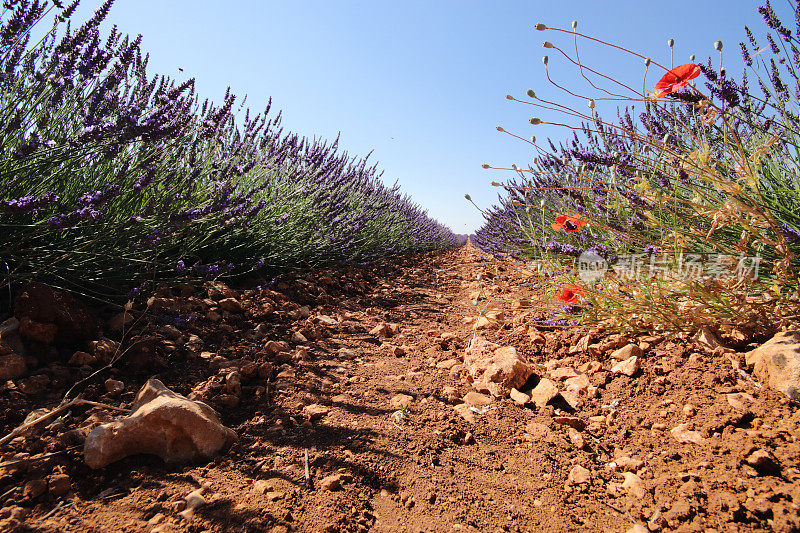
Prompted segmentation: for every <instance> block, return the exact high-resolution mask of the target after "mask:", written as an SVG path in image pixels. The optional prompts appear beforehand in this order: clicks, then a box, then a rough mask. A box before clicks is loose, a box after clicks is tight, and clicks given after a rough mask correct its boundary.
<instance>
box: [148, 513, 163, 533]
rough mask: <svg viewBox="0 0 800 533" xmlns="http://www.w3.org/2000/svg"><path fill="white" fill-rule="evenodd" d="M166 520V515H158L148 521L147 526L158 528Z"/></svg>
mask: <svg viewBox="0 0 800 533" xmlns="http://www.w3.org/2000/svg"><path fill="white" fill-rule="evenodd" d="M165 518H166V516H164V513H156V514H154V515H153V517H152V518H150V520H148V521H147V525H149V526H157V525H158V524H160V523H161V522H163V521H164V519H165ZM151 533H152V532H151Z"/></svg>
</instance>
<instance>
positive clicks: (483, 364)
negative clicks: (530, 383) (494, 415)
mask: <svg viewBox="0 0 800 533" xmlns="http://www.w3.org/2000/svg"><path fill="white" fill-rule="evenodd" d="M464 366H465V367H466V369H467V371H468V372H469V374H470V377H471V378H472V380H473V385H474V386H475V388H476V389H477V390H478V391H481V392H489V393H491V394H492V395H493V396H496V397H501V398H504V397H506V396H508V394H509V392H511V389H512V388H516V389H520V388H522V386H523V385H524V384H525V382H526V381H527V380H528V378H529V377H530V376H531V374H533V368H532V367H531V366H530V364H528V362H527V361H526V360H524V359H523V358H522V357H521V356H519V355H518V354H517V350H516V348H514V347H513V346H499V345H497V344H495V343H493V342H490V341H487V340H485V339H482V338H480V337H478V338H476V339H475V340H474V341H473V342H472V343H471V345H470V347H469V348H468V349H467V353H466V355H465V356H464Z"/></svg>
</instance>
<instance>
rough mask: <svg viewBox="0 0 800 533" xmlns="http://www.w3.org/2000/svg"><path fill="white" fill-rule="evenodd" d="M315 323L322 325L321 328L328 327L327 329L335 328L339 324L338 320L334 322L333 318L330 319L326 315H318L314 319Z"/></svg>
mask: <svg viewBox="0 0 800 533" xmlns="http://www.w3.org/2000/svg"><path fill="white" fill-rule="evenodd" d="M316 321H317V322H319V323H320V324H322V325H323V326H328V327H331V326H336V325H338V324H339V321H338V320H336V319H335V318H331V317H329V316H327V315H319V316H318V317H317V318H316Z"/></svg>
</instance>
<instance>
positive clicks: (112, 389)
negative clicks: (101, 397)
mask: <svg viewBox="0 0 800 533" xmlns="http://www.w3.org/2000/svg"><path fill="white" fill-rule="evenodd" d="M105 387H106V392H107V393H108V394H111V395H112V396H115V395H117V394H119V393H120V392H122V391H124V390H125V384H124V383H123V382H121V381H119V380H117V379H112V378H108V379H107V380H106V382H105Z"/></svg>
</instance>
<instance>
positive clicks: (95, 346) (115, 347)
mask: <svg viewBox="0 0 800 533" xmlns="http://www.w3.org/2000/svg"><path fill="white" fill-rule="evenodd" d="M89 346H90V347H91V350H92V355H94V356H95V358H96V359H97V360H98V361H100V362H101V363H108V362H110V361H111V360H112V359H114V357H116V355H117V354H118V353H119V348H120V346H119V343H118V342H117V341H114V340H111V339H106V338H102V339H100V340H99V341H91V342H90V343H89Z"/></svg>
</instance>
